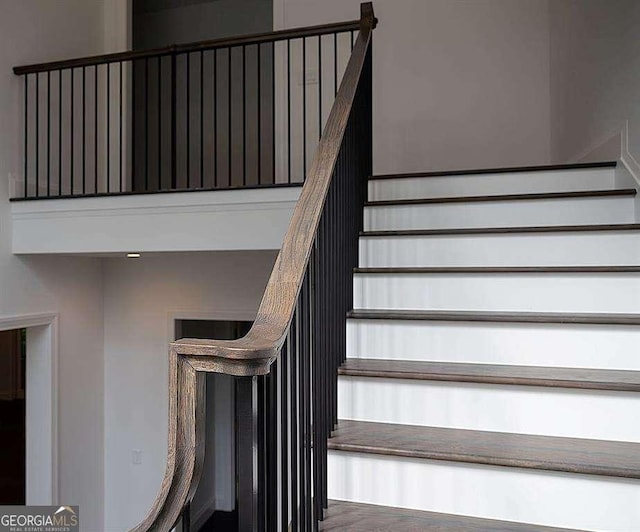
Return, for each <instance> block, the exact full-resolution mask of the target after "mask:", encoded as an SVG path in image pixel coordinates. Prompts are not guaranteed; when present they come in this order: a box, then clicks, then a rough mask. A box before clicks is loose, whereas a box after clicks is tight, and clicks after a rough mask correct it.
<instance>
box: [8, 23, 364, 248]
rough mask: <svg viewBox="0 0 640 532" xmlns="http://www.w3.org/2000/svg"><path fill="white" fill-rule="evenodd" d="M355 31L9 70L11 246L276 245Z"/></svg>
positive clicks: (331, 28)
mask: <svg viewBox="0 0 640 532" xmlns="http://www.w3.org/2000/svg"><path fill="white" fill-rule="evenodd" d="M358 28H359V21H352V22H346V23H339V24H330V25H323V26H314V27H307V28H299V29H294V30H285V31H280V32H275V33H269V34H261V35H251V36H244V37H237V38H232V39H225V40H216V41H207V42H199V43H191V44H185V45H174V46H171V47H167V48H161V49H154V50H141V51H135V52H123V53H116V54H109V55H103V56H95V57H87V58H80V59H71V60H64V61H58V62H54V63H46V64H38V65H29V66H21V67H16V68H15V69H14V72H15V74H16V75H19V76H21V77H22V79H23V84H24V88H23V92H24V94H23V96H24V99H23V118H24V130H23V132H22V135H23V139H22V156H23V163H24V165H23V169H22V174H21V175H14V176H12V178H11V183H10V187H11V198H12V200H11V201H12V204H11V212H12V221H13V224H12V226H13V235H12V236H13V252H14V253H17V254H35V253H82V254H84V253H91V254H95V253H127V252H163V251H211V250H239V249H279V248H280V244H281V241H282V238H283V236H284V233H285V230H286V228H287V226H288V223H289V220H290V217H291V213H292V212H293V208H294V206H295V203H296V201H297V199H298V196H299V193H300V188H301V186H300V185H301V184H302V183H303V181H304V177H305V175H306V172H307V168H308V165H309V164H310V161H311V159H312V156H313V153H314V151H315V148H316V146H317V143H318V141H319V139H320V136H321V134H322V129H323V127H324V123H325V121H326V118H327V116H328V114H329V111H330V109H331V106H332V105H333V102H334V99H335V95H336V94H337V91H338V88H339V85H340V80H341V78H342V75H343V72H344V69H345V67H346V64H347V61H348V59H349V56H350V53H351V50H352V48H353V43H354V40H355V36H356V33H357V31H358Z"/></svg>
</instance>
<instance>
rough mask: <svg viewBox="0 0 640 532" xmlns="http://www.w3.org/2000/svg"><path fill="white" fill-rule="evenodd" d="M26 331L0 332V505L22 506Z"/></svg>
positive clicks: (24, 482)
mask: <svg viewBox="0 0 640 532" xmlns="http://www.w3.org/2000/svg"><path fill="white" fill-rule="evenodd" d="M25 386H26V329H12V330H9V331H0V505H24V504H25V503H26V460H25V458H26V404H25V397H26V393H25Z"/></svg>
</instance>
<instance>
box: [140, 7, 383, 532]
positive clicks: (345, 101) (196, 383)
mask: <svg viewBox="0 0 640 532" xmlns="http://www.w3.org/2000/svg"><path fill="white" fill-rule="evenodd" d="M376 23H377V19H376V18H375V17H374V13H373V6H372V4H371V3H364V4H362V5H361V18H360V20H359V21H358V22H357V27H356V29H359V30H360V31H359V34H358V38H357V40H356V43H355V45H354V47H353V50H352V53H351V57H350V58H349V62H348V64H347V67H346V70H345V73H344V76H343V78H342V81H341V83H340V88H339V90H338V93H337V95H336V98H335V101H334V103H333V106H332V108H331V112H330V114H329V117H328V119H327V122H326V125H325V127H324V130H323V132H322V136H321V138H320V141H319V144H318V147H317V149H316V152H315V155H314V158H313V162H312V164H311V167H310V170H309V172H308V174H307V178H306V181H305V183H304V186H303V188H302V192H301V194H300V198H299V200H298V202H297V204H296V208H295V210H294V212H293V215H292V218H291V222H290V224H289V228H288V230H287V233H286V234H285V237H284V241H283V244H282V248H281V250H280V252H279V254H278V258H277V259H276V262H275V265H274V267H273V271H272V273H271V277H270V279H269V282H268V284H267V287H266V289H265V293H264V296H263V298H262V302H261V304H260V307H259V309H258V313H257V316H256V319H255V322H254V323H253V326H252V327H251V329H250V331H249V332H248V333H247V335H246V336H244V337H243V338H240V339H238V340H207V339H182V340H178V341H176V342H173V343H171V344H170V350H169V372H170V373H169V445H168V456H167V468H166V472H165V477H164V480H163V482H162V484H161V487H160V492H159V494H158V496H157V497H156V500H155V501H154V504H153V507H152V508H151V510H150V511H149V513H148V515H147V516H146V518H145V519H144V521H143V522H142V523H140V524H139V525H138V526H137V527H136V528H134V529H133V530H134V531H135V532H146V531H148V530H157V531H162V532H166V531H168V530H170V529H171V528H172V527H173V525H174V524H175V522H176V521H177V519H178V518H179V517H180V514H181V512H182V509H183V508H184V505H185V503H186V502H187V501H188V500H189V499H190V498H191V497H192V496H193V494H194V493H195V489H196V487H197V485H198V481H199V476H200V470H201V468H202V463H203V460H204V434H203V420H204V410H203V409H204V404H203V403H204V401H203V389H204V374H205V373H224V374H228V375H233V376H237V377H245V376H256V375H266V374H268V373H269V369H270V366H271V364H272V363H273V362H274V360H276V358H277V357H278V355H279V353H280V350H281V348H282V346H283V343H284V341H285V339H286V337H287V334H288V331H289V328H290V325H291V320H292V317H293V313H294V310H295V307H296V302H297V299H298V295H299V292H300V289H301V286H302V283H303V279H304V275H305V271H306V268H307V264H308V261H309V257H310V255H311V252H312V248H313V245H314V241H315V237H316V233H317V230H318V226H319V223H320V218H321V216H322V213H323V208H324V205H325V202H326V199H327V194H328V191H329V187H330V185H331V181H332V175H333V172H334V167H335V165H336V162H337V160H338V155H339V153H340V149H341V146H342V141H343V137H344V135H345V131H346V127H347V123H348V120H349V116H350V113H351V109H352V106H353V103H354V99H355V96H356V91H357V88H358V83H359V80H360V77H361V73H362V71H363V67H364V65H365V61H366V58H367V54H368V51H369V45H370V41H371V32H372V30H373V29H374V28H375V26H376ZM348 24H351V23H348Z"/></svg>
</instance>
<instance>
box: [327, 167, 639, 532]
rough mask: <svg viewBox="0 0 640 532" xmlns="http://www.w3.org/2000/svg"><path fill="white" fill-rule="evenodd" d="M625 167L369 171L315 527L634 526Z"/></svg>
mask: <svg viewBox="0 0 640 532" xmlns="http://www.w3.org/2000/svg"><path fill="white" fill-rule="evenodd" d="M635 195H636V190H635V187H633V186H630V187H625V186H620V180H619V179H617V177H616V165H615V163H599V164H592V165H567V166H557V167H536V168H519V169H507V170H487V171H474V172H465V173H455V172H445V173H432V174H411V175H384V176H374V177H373V178H372V179H371V180H370V182H369V201H368V203H367V204H366V207H365V219H364V225H365V231H364V232H363V233H362V234H361V237H360V267H359V268H358V269H356V271H355V273H354V307H355V308H354V310H353V311H352V312H351V313H350V314H349V319H348V324H347V360H346V362H345V363H344V364H343V365H342V367H341V368H340V377H339V387H338V389H339V392H338V394H339V400H338V412H339V417H340V421H339V423H338V426H337V429H336V430H335V431H334V433H333V436H332V438H331V439H330V440H329V442H328V447H329V462H328V475H329V498H330V499H332V500H333V502H332V503H331V504H330V506H329V510H328V512H327V517H326V519H325V521H324V522H323V524H322V530H351V531H355V530H362V531H364V530H368V531H369V530H380V531H383V530H384V531H392V530H393V531H397V530H414V531H418V530H473V531H475V530H483V531H501V530H509V531H520V530H522V531H524V530H527V531H531V530H535V531H538V530H555V529H558V528H561V529H578V530H600V531H628V532H631V531H638V530H640V423H639V422H638V412H639V411H640V396H639V395H638V392H640V347H639V346H640V276H639V273H640V266H639V265H640V224H636V223H635V220H636V212H635V204H636V200H635Z"/></svg>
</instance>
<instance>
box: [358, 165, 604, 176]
mask: <svg viewBox="0 0 640 532" xmlns="http://www.w3.org/2000/svg"><path fill="white" fill-rule="evenodd" d="M616 166H617V162H616V161H603V162H597V163H575V164H550V165H539V166H513V167H503V168H480V169H466V170H445V171H440V172H438V171H436V172H413V173H405V174H378V175H372V176H370V177H369V180H373V181H375V180H378V179H404V178H412V177H454V176H469V175H484V174H513V173H525V172H527V173H528V172H556V171H562V170H594V169H598V168H615V167H616Z"/></svg>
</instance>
